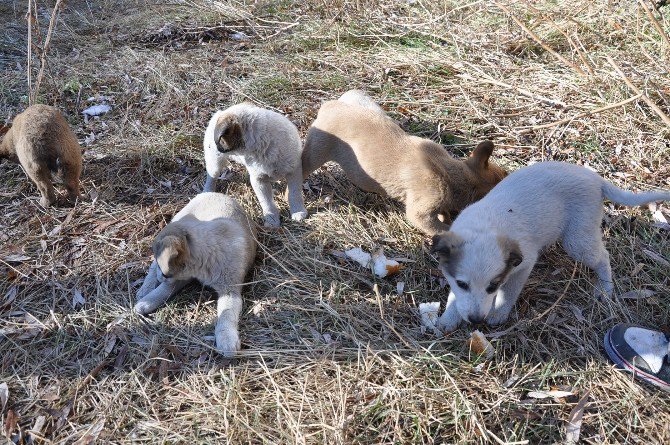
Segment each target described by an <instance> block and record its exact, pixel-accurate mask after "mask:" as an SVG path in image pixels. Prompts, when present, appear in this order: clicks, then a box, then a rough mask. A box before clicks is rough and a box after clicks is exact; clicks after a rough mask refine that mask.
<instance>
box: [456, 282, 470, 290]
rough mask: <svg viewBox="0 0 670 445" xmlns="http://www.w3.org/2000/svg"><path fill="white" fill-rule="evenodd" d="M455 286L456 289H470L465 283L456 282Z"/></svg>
mask: <svg viewBox="0 0 670 445" xmlns="http://www.w3.org/2000/svg"><path fill="white" fill-rule="evenodd" d="M456 284H457V285H458V287H460V288H461V289H463V290H468V289H470V286H468V283H466V282H465V281H461V280H456Z"/></svg>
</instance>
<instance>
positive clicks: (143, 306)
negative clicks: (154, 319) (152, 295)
mask: <svg viewBox="0 0 670 445" xmlns="http://www.w3.org/2000/svg"><path fill="white" fill-rule="evenodd" d="M156 309H158V305H157V304H156V302H154V301H152V300H149V299H147V298H143V299H142V300H140V301H138V302H137V303H135V312H136V313H138V314H140V315H147V314H150V313H152V312H154V311H155V310H156Z"/></svg>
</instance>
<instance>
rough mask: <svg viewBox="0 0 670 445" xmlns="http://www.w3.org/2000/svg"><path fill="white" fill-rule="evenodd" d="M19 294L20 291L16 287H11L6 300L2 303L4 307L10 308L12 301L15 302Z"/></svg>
mask: <svg viewBox="0 0 670 445" xmlns="http://www.w3.org/2000/svg"><path fill="white" fill-rule="evenodd" d="M18 292H19V290H18V289H17V287H16V286H12V287H10V288H9V290H8V291H7V293H6V294H5V298H4V300H3V302H2V307H4V306H9V305H10V304H11V303H12V301H14V299H15V298H16V294H17V293H18Z"/></svg>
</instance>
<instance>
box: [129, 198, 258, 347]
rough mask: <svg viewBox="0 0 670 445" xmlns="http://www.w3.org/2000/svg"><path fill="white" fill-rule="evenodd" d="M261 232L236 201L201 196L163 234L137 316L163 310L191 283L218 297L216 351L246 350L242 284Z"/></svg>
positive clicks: (191, 202)
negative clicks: (242, 329) (241, 322)
mask: <svg viewBox="0 0 670 445" xmlns="http://www.w3.org/2000/svg"><path fill="white" fill-rule="evenodd" d="M255 237H256V229H255V225H254V223H253V221H251V220H250V219H249V218H248V217H247V214H246V213H245V212H244V210H243V209H242V207H240V205H239V204H238V203H237V201H235V199H233V198H231V197H230V196H226V195H224V194H221V193H201V194H199V195H197V196H196V197H195V198H193V199H192V200H191V201H190V202H189V203H188V204H186V206H185V207H184V208H183V209H182V210H181V211H180V212H179V213H177V214H176V215H175V216H174V218H173V219H172V222H170V224H168V225H167V226H165V228H164V229H163V230H161V232H160V233H159V234H158V236H157V237H156V240H155V241H154V243H153V246H152V249H153V252H154V258H155V260H154V261H153V262H152V263H151V267H150V268H149V273H148V274H147V276H146V278H145V279H144V283H143V284H142V287H141V288H140V290H139V291H138V292H137V297H138V299H139V300H138V302H137V304H135V312H137V313H138V314H143V315H144V314H148V313H150V312H153V311H155V310H156V309H158V308H159V307H160V306H162V305H163V304H164V303H165V302H166V301H167V300H168V298H170V297H171V296H173V295H175V294H176V293H177V292H179V290H180V289H181V288H183V287H184V286H185V285H186V284H188V282H189V281H191V280H198V281H200V282H201V283H202V284H203V285H205V286H209V287H211V288H212V289H214V290H215V291H216V293H217V295H218V302H217V314H218V319H217V322H216V328H215V330H214V333H215V336H216V347H217V349H218V350H219V351H221V353H223V354H224V355H226V356H233V355H235V352H236V351H237V350H239V349H240V339H239V335H238V331H237V326H238V322H239V318H240V312H241V311H242V296H241V290H242V283H244V277H245V276H246V274H247V272H248V271H249V269H250V268H251V265H252V264H253V262H254V256H255V255H256V238H255Z"/></svg>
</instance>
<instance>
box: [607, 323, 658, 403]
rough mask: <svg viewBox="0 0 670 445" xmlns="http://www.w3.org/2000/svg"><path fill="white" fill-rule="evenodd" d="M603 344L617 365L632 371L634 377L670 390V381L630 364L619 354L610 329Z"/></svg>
mask: <svg viewBox="0 0 670 445" xmlns="http://www.w3.org/2000/svg"><path fill="white" fill-rule="evenodd" d="M603 344H604V345H605V352H607V355H608V356H609V358H610V359H611V360H612V361H613V362H614V364H615V365H617V367H619V368H620V369H623V370H624V371H628V372H630V373H632V374H633V377H639V378H640V379H642V380H644V381H645V382H647V383H651V384H652V385H654V386H657V387H659V388H661V389H663V390H664V391H667V392H670V384H669V383H667V382H665V381H663V380H661V379H659V378H658V377H656V376H655V375H653V374H648V373H646V372H644V371H641V370H640V369H638V368H636V367H635V366H633V365H632V364H630V363H629V362H628V361H627V360H626V359H625V358H623V357H622V356H621V355H619V353H618V352H617V350H616V349H614V346H612V342H611V341H610V331H607V333H606V334H605V339H604V342H603Z"/></svg>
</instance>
